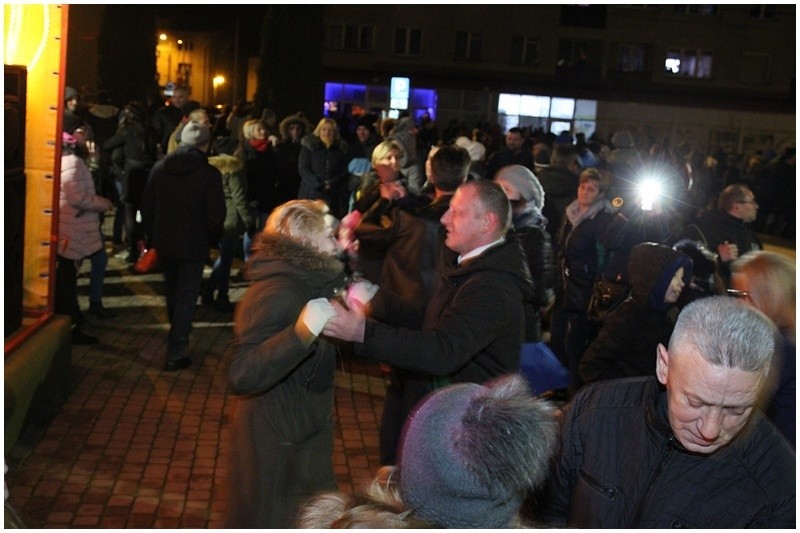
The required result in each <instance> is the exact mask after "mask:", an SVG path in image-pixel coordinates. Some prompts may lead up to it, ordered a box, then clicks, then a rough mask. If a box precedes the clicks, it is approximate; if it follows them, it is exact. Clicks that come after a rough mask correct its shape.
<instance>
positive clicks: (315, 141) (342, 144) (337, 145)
mask: <svg viewBox="0 0 800 533" xmlns="http://www.w3.org/2000/svg"><path fill="white" fill-rule="evenodd" d="M300 144H301V145H302V146H303V148H308V149H309V150H313V151H317V150H325V143H323V142H322V140H321V139H320V138H319V137H317V136H316V135H314V134H313V133H308V134H306V135H304V136H303V138H302V139H301V140H300ZM330 149H331V150H334V149H335V150H339V151H341V152H347V142H346V141H345V140H344V139H336V140H335V141H333V144H332V145H331V148H330Z"/></svg>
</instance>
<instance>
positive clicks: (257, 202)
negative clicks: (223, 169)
mask: <svg viewBox="0 0 800 533" xmlns="http://www.w3.org/2000/svg"><path fill="white" fill-rule="evenodd" d="M241 148H242V153H243V154H244V168H245V178H246V181H247V202H248V204H249V205H250V206H251V207H254V208H255V209H257V210H258V211H261V212H262V213H269V212H270V211H272V210H273V209H274V208H275V206H276V205H278V203H277V201H278V194H277V180H278V173H279V170H280V169H279V166H278V156H277V155H276V154H275V152H274V150H273V149H272V145H270V144H269V143H268V142H267V143H264V144H262V145H260V146H259V148H256V147H255V146H253V144H251V143H250V142H249V141H242V144H241Z"/></svg>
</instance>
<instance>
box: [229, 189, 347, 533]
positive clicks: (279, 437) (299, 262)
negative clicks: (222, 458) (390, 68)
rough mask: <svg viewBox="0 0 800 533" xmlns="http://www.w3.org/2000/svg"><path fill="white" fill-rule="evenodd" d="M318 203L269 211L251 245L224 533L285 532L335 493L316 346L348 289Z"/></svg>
mask: <svg viewBox="0 0 800 533" xmlns="http://www.w3.org/2000/svg"><path fill="white" fill-rule="evenodd" d="M327 210H328V208H327V206H326V205H325V203H324V202H322V201H309V200H294V201H291V202H287V203H285V204H283V205H281V206H278V207H277V208H275V210H274V211H273V213H272V214H271V215H270V217H269V219H267V223H266V226H265V228H264V231H263V232H262V233H260V234H259V235H258V236H257V237H256V239H255V245H254V248H253V252H252V254H251V255H250V258H249V259H248V262H247V265H246V269H245V277H246V278H247V279H248V280H249V281H250V282H251V283H252V284H251V286H250V287H249V288H248V289H247V293H246V294H245V296H244V298H243V299H242V300H241V302H240V303H239V305H238V306H237V308H236V314H235V320H234V333H235V341H234V344H233V350H234V354H233V360H232V362H231V368H230V376H229V377H230V385H231V390H232V391H233V392H234V393H235V394H237V395H238V398H237V400H238V401H237V405H236V410H235V415H234V417H233V423H232V427H231V439H232V441H231V450H232V451H231V458H232V459H231V460H232V463H231V470H230V475H231V481H230V490H231V495H230V503H229V515H228V519H227V524H226V527H230V528H285V527H291V526H292V520H293V519H294V517H295V512H296V511H297V508H298V505H299V504H300V503H301V501H302V500H304V499H306V498H308V497H309V496H311V495H312V494H313V493H315V492H317V491H323V490H332V489H335V488H336V478H335V477H334V473H333V464H332V453H333V375H334V369H335V365H336V347H335V346H334V345H333V344H331V343H329V342H328V341H327V340H325V339H322V338H319V337H318V335H319V333H320V332H321V331H322V327H323V326H324V323H325V322H326V321H327V318H329V317H330V316H331V315H332V313H333V308H332V307H331V306H330V303H328V299H330V298H332V297H334V296H335V295H336V294H338V293H339V291H341V290H342V289H343V288H344V287H345V284H346V277H345V275H344V266H343V264H342V263H341V262H340V261H339V260H338V259H337V257H336V255H337V254H338V253H339V251H340V250H339V247H338V244H337V242H336V240H335V238H334V237H333V234H332V230H333V228H332V224H331V222H332V221H331V220H330V219H331V217H330V215H327Z"/></svg>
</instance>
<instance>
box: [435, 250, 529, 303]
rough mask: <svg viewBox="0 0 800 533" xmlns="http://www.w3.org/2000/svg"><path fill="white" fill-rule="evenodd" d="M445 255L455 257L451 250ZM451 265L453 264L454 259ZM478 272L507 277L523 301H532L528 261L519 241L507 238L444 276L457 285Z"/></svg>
mask: <svg viewBox="0 0 800 533" xmlns="http://www.w3.org/2000/svg"><path fill="white" fill-rule="evenodd" d="M446 253H448V254H450V256H452V257H453V258H455V257H456V255H457V254H456V253H455V252H453V251H452V250H447V251H446ZM448 257H449V256H448ZM452 264H455V259H453V262H452ZM479 272H490V273H491V274H492V275H493V276H495V275H498V274H499V275H505V276H508V278H510V279H512V280H513V282H514V284H515V285H516V286H517V287H518V288H519V290H520V292H522V297H523V299H524V300H525V301H532V300H533V299H534V297H535V295H534V291H533V281H532V280H531V273H530V270H529V269H528V260H527V259H526V257H525V252H524V251H523V249H522V245H521V244H520V241H519V239H514V238H510V237H509V236H507V237H506V240H505V242H504V243H503V244H500V245H498V246H492V247H491V248H488V249H487V250H486V251H484V252H483V253H482V254H480V255H479V256H477V257H475V258H473V259H469V260H467V261H464V262H463V263H461V265H460V266H458V267H454V268H451V269H449V270H447V271H446V272H445V276H446V277H447V278H449V279H450V281H451V282H452V283H459V278H462V277H469V276H471V275H472V274H475V273H479Z"/></svg>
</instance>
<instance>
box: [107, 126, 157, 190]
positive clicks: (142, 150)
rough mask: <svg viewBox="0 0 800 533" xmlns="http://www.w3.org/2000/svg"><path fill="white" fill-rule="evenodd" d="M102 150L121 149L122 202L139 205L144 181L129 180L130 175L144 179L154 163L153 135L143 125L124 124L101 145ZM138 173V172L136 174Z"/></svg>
mask: <svg viewBox="0 0 800 533" xmlns="http://www.w3.org/2000/svg"><path fill="white" fill-rule="evenodd" d="M101 148H102V150H103V151H104V152H107V153H109V154H110V153H112V152H114V150H116V149H117V148H122V149H123V153H124V167H123V170H122V176H120V177H121V181H122V196H121V198H122V200H123V201H126V202H130V203H133V204H137V205H138V204H139V202H140V201H141V197H142V191H143V190H144V186H145V184H146V179H142V180H141V182H140V180H138V179H137V178H134V179H133V180H131V179H130V178H131V175H134V176H138V175H144V177H145V178H146V177H147V175H148V173H149V172H150V170H151V169H152V168H153V164H154V163H155V161H156V145H155V137H154V133H153V132H152V131H151V130H150V129H149V128H148V127H147V126H144V125H140V124H124V125H122V126H120V128H119V129H118V130H117V132H116V133H115V134H114V136H113V137H111V138H110V139H108V140H107V141H106V142H104V143H103V145H102V147H101ZM137 171H139V172H137Z"/></svg>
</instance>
